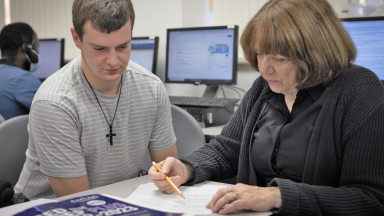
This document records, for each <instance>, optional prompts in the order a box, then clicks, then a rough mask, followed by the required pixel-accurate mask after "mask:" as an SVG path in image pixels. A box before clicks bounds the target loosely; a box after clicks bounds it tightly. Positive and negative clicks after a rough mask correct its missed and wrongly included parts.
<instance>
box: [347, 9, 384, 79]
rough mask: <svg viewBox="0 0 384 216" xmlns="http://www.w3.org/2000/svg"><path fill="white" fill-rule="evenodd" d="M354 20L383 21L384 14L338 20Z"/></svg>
mask: <svg viewBox="0 0 384 216" xmlns="http://www.w3.org/2000/svg"><path fill="white" fill-rule="evenodd" d="M356 21H384V16H372V17H348V18H340V22H356ZM341 24H343V23H341ZM380 81H381V83H383V84H384V80H380Z"/></svg>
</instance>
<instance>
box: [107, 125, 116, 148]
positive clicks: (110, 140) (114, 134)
mask: <svg viewBox="0 0 384 216" xmlns="http://www.w3.org/2000/svg"><path fill="white" fill-rule="evenodd" d="M114 136H116V133H112V126H110V127H109V134H107V137H109V144H110V145H113V140H112V137H114Z"/></svg>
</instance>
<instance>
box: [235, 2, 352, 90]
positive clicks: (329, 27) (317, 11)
mask: <svg viewBox="0 0 384 216" xmlns="http://www.w3.org/2000/svg"><path fill="white" fill-rule="evenodd" d="M240 42H241V46H242V48H243V50H244V56H245V58H246V59H247V61H248V62H249V63H250V65H251V66H252V67H253V68H254V69H255V70H256V71H259V68H258V62H257V56H256V50H255V49H256V46H257V47H258V49H260V50H259V52H261V53H264V54H280V55H283V56H286V57H288V58H289V59H290V60H291V61H292V62H293V63H294V64H295V65H297V66H298V67H299V72H298V73H297V77H296V81H297V84H296V88H297V89H304V88H310V87H313V86H317V85H320V84H324V85H326V84H328V83H330V82H331V81H333V80H335V79H336V78H337V77H338V76H339V75H340V74H341V73H342V72H343V71H345V70H346V69H347V68H348V65H349V64H350V62H351V61H354V60H355V58H356V54H357V51H356V48H355V45H354V43H353V41H352V39H351V37H350V36H349V34H348V33H347V31H346V30H345V29H344V27H343V26H342V24H341V22H340V20H339V18H338V17H337V15H336V12H335V11H334V10H333V8H332V6H331V5H330V4H329V2H328V1H326V0H284V1H280V0H270V1H268V2H267V3H266V4H265V5H264V6H263V7H262V8H261V9H260V10H259V12H258V13H257V14H256V15H255V16H254V17H253V18H252V19H251V20H250V21H249V22H248V24H247V26H246V27H245V28H244V31H243V34H242V36H241V39H240Z"/></svg>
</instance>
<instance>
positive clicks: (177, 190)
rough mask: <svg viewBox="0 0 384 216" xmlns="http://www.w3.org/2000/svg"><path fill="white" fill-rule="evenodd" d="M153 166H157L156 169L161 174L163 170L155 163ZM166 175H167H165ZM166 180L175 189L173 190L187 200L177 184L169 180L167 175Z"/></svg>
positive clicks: (153, 162)
mask: <svg viewBox="0 0 384 216" xmlns="http://www.w3.org/2000/svg"><path fill="white" fill-rule="evenodd" d="M152 164H153V165H154V166H155V168H156V169H157V171H159V172H161V173H162V171H161V169H160V167H159V166H158V165H157V164H156V162H155V161H152ZM164 175H165V174H164ZM165 180H167V182H168V183H169V184H170V185H171V186H172V187H173V189H174V190H175V191H176V192H177V193H178V194H179V195H180V196H181V197H183V198H184V199H185V197H184V196H183V194H182V193H181V191H180V190H179V188H177V187H176V185H175V184H173V182H172V181H171V179H169V178H168V176H167V175H165Z"/></svg>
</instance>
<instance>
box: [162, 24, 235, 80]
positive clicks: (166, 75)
mask: <svg viewBox="0 0 384 216" xmlns="http://www.w3.org/2000/svg"><path fill="white" fill-rule="evenodd" d="M216 29H234V31H233V32H234V33H233V38H234V40H233V47H234V52H233V67H232V80H231V81H223V80H201V81H173V80H169V79H168V58H169V57H168V55H169V34H170V32H173V31H196V30H216ZM238 38H239V26H237V25H232V26H209V27H191V28H172V29H167V45H166V60H165V83H190V84H195V85H198V84H206V85H236V84H237V63H238Z"/></svg>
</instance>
